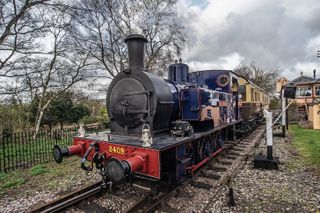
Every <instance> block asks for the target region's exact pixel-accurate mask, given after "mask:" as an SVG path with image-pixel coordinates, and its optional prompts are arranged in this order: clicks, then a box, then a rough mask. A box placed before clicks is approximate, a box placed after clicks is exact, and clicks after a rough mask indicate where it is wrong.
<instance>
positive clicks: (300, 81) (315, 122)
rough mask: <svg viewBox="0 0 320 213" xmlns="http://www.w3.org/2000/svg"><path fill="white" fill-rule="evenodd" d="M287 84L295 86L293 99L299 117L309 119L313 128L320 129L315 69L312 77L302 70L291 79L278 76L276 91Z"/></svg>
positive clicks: (319, 93) (319, 94) (319, 88)
mask: <svg viewBox="0 0 320 213" xmlns="http://www.w3.org/2000/svg"><path fill="white" fill-rule="evenodd" d="M287 84H290V85H294V86H296V87H297V89H296V95H295V97H296V98H295V100H294V101H295V103H296V104H295V106H296V107H297V115H298V117H299V119H300V120H307V121H309V124H310V126H312V128H313V129H320V78H316V71H315V70H314V75H313V78H312V77H309V76H305V75H303V72H301V75H300V76H299V77H297V78H295V79H293V80H292V81H289V80H288V79H286V78H284V77H280V78H279V79H278V80H277V82H276V90H277V92H280V91H281V88H282V86H285V85H287Z"/></svg>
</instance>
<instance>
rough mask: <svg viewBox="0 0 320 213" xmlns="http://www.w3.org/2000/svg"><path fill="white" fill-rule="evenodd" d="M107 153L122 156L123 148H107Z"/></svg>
mask: <svg viewBox="0 0 320 213" xmlns="http://www.w3.org/2000/svg"><path fill="white" fill-rule="evenodd" d="M109 152H110V153H114V154H119V155H123V154H124V148H122V147H117V146H109Z"/></svg>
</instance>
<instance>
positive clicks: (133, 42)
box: [124, 34, 148, 70]
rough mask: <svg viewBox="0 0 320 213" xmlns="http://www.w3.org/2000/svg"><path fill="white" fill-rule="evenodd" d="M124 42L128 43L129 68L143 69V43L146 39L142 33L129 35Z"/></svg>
mask: <svg viewBox="0 0 320 213" xmlns="http://www.w3.org/2000/svg"><path fill="white" fill-rule="evenodd" d="M124 42H126V44H127V45H128V57H129V68H130V69H132V70H134V69H144V61H143V60H144V44H145V43H146V42H148V40H147V39H146V38H145V37H143V36H142V35H138V34H132V35H129V36H128V37H127V38H126V39H125V40H124Z"/></svg>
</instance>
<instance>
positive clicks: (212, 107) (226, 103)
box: [53, 34, 268, 184]
mask: <svg viewBox="0 0 320 213" xmlns="http://www.w3.org/2000/svg"><path fill="white" fill-rule="evenodd" d="M125 42H126V44H127V46H128V55H129V58H128V59H129V67H128V68H127V69H125V70H123V71H122V72H121V73H119V74H118V75H117V76H116V77H115V78H114V79H113V80H112V82H111V84H110V86H109V88H108V93H107V109H108V114H109V118H110V130H111V131H110V132H102V133H97V134H89V135H82V136H77V137H74V139H73V145H72V146H70V147H66V148H60V147H59V146H55V147H54V150H53V153H54V159H55V161H56V162H58V163H61V161H62V159H63V158H64V157H68V156H72V155H79V156H80V157H81V158H82V160H81V168H83V169H84V170H85V171H90V170H92V167H89V166H86V161H91V162H93V163H94V164H95V166H96V168H97V169H99V170H100V173H101V175H102V178H103V181H104V183H112V184H118V183H121V182H123V181H128V180H130V181H134V180H136V179H143V180H148V181H152V182H156V183H166V184H168V183H169V184H179V183H181V182H182V181H184V180H185V179H186V178H188V177H190V176H191V175H192V174H193V173H194V172H195V171H196V170H197V169H199V168H200V167H201V166H203V165H204V164H205V163H207V162H208V161H209V160H210V159H211V158H213V157H214V156H216V155H217V154H218V153H219V152H221V151H222V147H223V143H224V142H225V141H227V140H235V139H236V137H238V135H239V134H243V133H245V132H247V131H250V130H252V129H253V128H254V127H255V126H256V125H257V123H258V121H259V119H261V114H260V111H261V109H262V108H263V107H265V106H267V105H268V100H267V98H266V94H265V93H264V92H263V90H261V89H260V88H258V87H257V86H255V85H254V84H253V83H252V82H250V81H249V80H247V79H244V78H243V77H240V76H238V75H237V74H236V73H234V72H232V71H230V70H204V71H197V72H192V73H189V67H188V65H186V64H184V63H182V61H181V60H180V61H179V62H178V61H176V63H175V64H172V65H170V66H169V70H168V79H164V78H162V77H160V76H158V75H155V74H152V73H150V72H148V70H145V69H144V62H143V61H144V45H145V43H146V42H147V40H146V38H144V37H143V36H141V35H137V34H134V35H130V36H128V37H127V38H126V39H125ZM248 86H249V87H250V88H249V89H247V87H248ZM253 89H255V90H256V92H255V94H254V98H253V99H252V98H251V96H252V95H250V94H249V93H246V91H249V92H252V93H254V90H253ZM257 94H260V95H257ZM248 97H249V99H251V102H250V100H249V101H247V98H248ZM242 99H244V100H242ZM250 104H251V105H250ZM245 106H247V107H245ZM248 106H249V107H248ZM248 109H249V110H248Z"/></svg>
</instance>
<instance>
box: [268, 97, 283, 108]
mask: <svg viewBox="0 0 320 213" xmlns="http://www.w3.org/2000/svg"><path fill="white" fill-rule="evenodd" d="M269 108H270V109H271V110H275V109H280V108H281V101H280V100H277V99H274V98H273V99H270V104H269Z"/></svg>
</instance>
